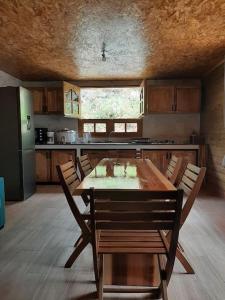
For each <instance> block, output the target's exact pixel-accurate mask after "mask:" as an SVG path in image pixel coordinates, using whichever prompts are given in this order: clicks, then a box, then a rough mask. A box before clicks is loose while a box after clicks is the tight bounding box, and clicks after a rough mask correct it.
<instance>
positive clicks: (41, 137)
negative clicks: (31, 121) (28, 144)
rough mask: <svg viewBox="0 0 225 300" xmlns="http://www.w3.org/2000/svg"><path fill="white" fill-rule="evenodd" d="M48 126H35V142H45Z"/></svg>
mask: <svg viewBox="0 0 225 300" xmlns="http://www.w3.org/2000/svg"><path fill="white" fill-rule="evenodd" d="M47 132H48V128H35V144H46V143H47Z"/></svg>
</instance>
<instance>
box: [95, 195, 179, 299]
mask: <svg viewBox="0 0 225 300" xmlns="http://www.w3.org/2000/svg"><path fill="white" fill-rule="evenodd" d="M106 198H107V200H104V199H106ZM90 199H91V224H92V225H91V226H92V239H93V241H92V245H93V252H94V253H95V264H96V269H98V276H97V277H96V281H97V283H98V284H97V285H98V294H99V299H100V300H101V299H103V292H104V291H105V292H118V291H120V290H118V288H113V287H104V286H103V278H104V255H105V254H118V253H123V254H129V253H132V254H134V253H135V254H143V253H145V254H151V255H153V254H155V255H157V257H158V267H159V272H160V278H161V283H160V285H159V286H158V287H149V289H147V290H148V291H149V292H150V293H151V296H154V299H155V297H156V296H157V297H159V296H160V294H162V298H163V299H168V298H167V285H168V283H169V280H170V277H171V273H172V270H173V265H174V260H175V255H176V248H177V242H178V234H179V227H180V215H181V209H182V199H183V191H182V190H178V191H173V192H169V191H167V192H147V191H143V192H142V191H125V190H123V191H110V192H108V193H107V194H106V192H100V191H94V190H92V195H91V197H90ZM153 199H154V200H153ZM168 199H170V201H168ZM163 230H170V232H171V239H170V242H168V241H167V239H166V237H165V235H164V233H163ZM114 287H115V286H114ZM122 291H123V292H129V293H131V292H136V293H137V292H143V289H141V287H135V289H134V287H132V288H131V287H127V289H126V288H125V289H124V288H123V289H122ZM145 291H146V289H145Z"/></svg>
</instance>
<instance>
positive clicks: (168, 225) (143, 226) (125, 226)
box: [96, 220, 174, 230]
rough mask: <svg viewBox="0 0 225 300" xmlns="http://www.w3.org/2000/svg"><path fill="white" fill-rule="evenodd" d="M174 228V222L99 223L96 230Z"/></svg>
mask: <svg viewBox="0 0 225 300" xmlns="http://www.w3.org/2000/svg"><path fill="white" fill-rule="evenodd" d="M173 226H174V223H173V222H168V221H165V222H164V221H161V220H160V221H159V222H147V221H145V222H104V221H97V222H96V229H101V230H102V229H113V230H121V229H124V230H132V229H139V230H149V229H150V230H154V229H157V230H172V229H173Z"/></svg>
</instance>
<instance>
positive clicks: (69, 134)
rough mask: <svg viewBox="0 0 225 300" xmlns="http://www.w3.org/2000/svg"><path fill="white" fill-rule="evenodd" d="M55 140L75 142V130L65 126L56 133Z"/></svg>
mask: <svg viewBox="0 0 225 300" xmlns="http://www.w3.org/2000/svg"><path fill="white" fill-rule="evenodd" d="M56 139H57V142H58V143H60V144H75V143H76V139H77V132H76V131H75V130H69V129H67V128H65V129H63V130H59V131H57V133H56Z"/></svg>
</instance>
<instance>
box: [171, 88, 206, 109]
mask: <svg viewBox="0 0 225 300" xmlns="http://www.w3.org/2000/svg"><path fill="white" fill-rule="evenodd" d="M200 109H201V89H200V88H199V87H178V88H176V111H177V112H187V113H198V112H200Z"/></svg>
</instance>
